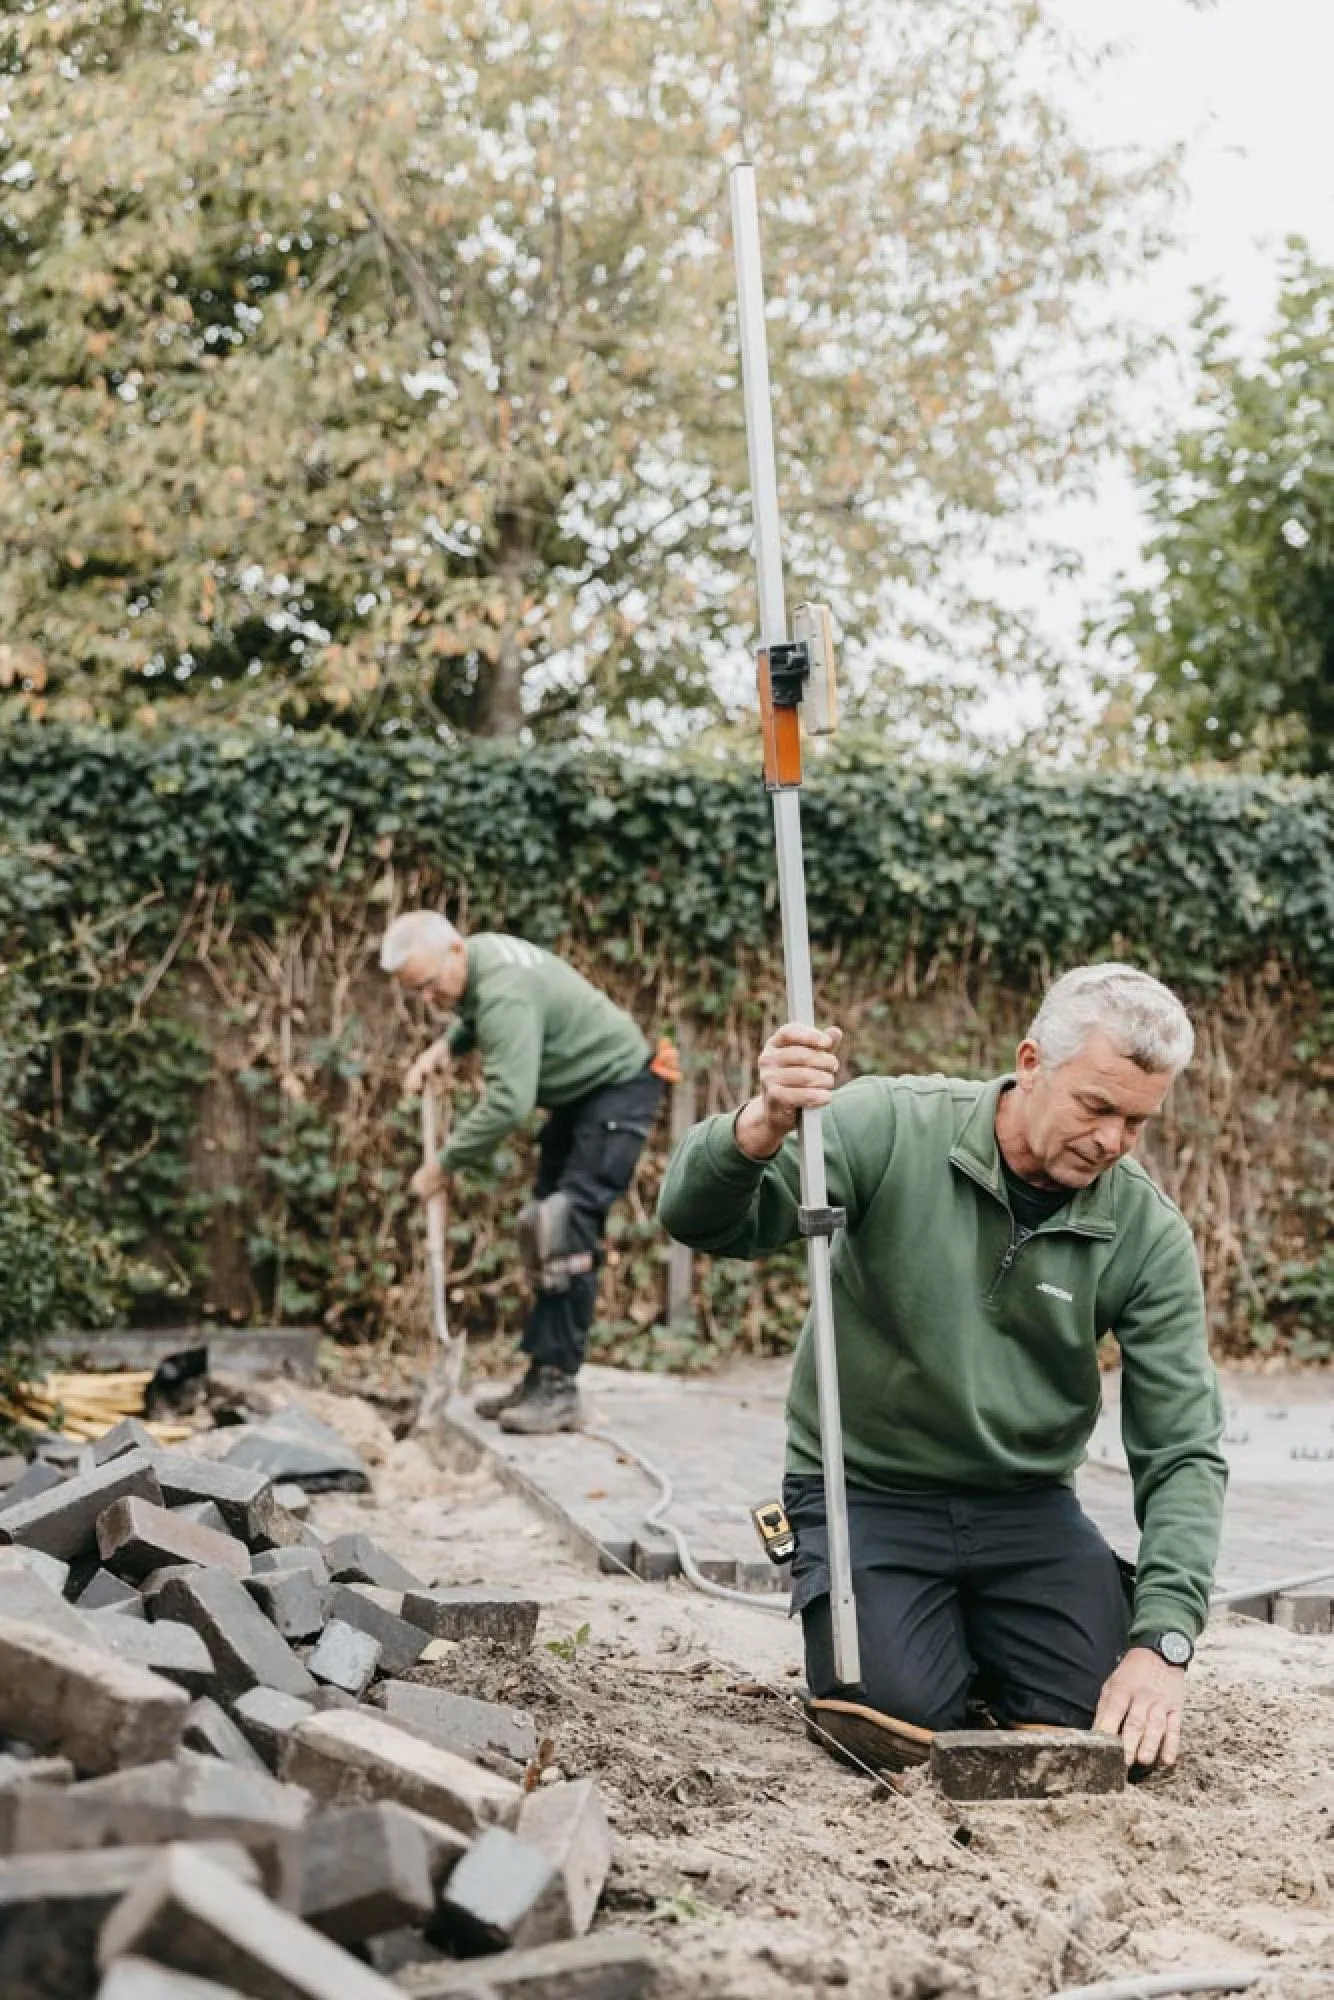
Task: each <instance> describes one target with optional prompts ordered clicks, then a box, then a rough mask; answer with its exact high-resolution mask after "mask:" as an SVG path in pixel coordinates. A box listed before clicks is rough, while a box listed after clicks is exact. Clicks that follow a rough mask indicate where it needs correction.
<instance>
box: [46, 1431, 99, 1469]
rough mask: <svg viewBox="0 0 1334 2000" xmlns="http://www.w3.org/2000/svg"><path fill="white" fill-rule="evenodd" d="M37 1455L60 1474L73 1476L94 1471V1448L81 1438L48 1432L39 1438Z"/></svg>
mask: <svg viewBox="0 0 1334 2000" xmlns="http://www.w3.org/2000/svg"><path fill="white" fill-rule="evenodd" d="M34 1452H35V1455H36V1456H37V1457H38V1458H41V1459H45V1460H46V1462H47V1464H48V1465H54V1466H55V1468H56V1470H57V1471H58V1472H63V1473H65V1474H66V1475H70V1476H72V1475H73V1474H75V1473H83V1472H91V1471H92V1470H93V1463H94V1461H93V1448H92V1446H91V1445H90V1444H85V1443H84V1442H83V1441H82V1439H80V1438H72V1437H65V1436H62V1435H61V1434H59V1433H58V1432H55V1431H48V1432H47V1433H46V1434H45V1436H43V1437H39V1438H38V1440H37V1443H36V1445H35V1446H34Z"/></svg>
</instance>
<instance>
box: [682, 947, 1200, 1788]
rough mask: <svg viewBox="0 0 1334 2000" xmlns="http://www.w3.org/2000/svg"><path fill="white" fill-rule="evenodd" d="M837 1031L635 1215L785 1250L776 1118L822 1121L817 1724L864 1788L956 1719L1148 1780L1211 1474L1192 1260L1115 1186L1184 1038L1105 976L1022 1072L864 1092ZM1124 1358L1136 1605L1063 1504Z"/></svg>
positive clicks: (827, 1033)
mask: <svg viewBox="0 0 1334 2000" xmlns="http://www.w3.org/2000/svg"><path fill="white" fill-rule="evenodd" d="M841 1039H842V1037H841V1034H840V1031H839V1030H838V1029H837V1028H831V1029H826V1030H819V1029H815V1028H806V1027H802V1026H799V1025H795V1024H790V1025H788V1026H787V1027H783V1028H780V1029H779V1030H778V1031H777V1033H776V1034H775V1035H773V1036H772V1037H771V1039H770V1040H769V1041H768V1043H766V1045H765V1048H764V1051H763V1054H762V1055H761V1057H760V1064H759V1071H760V1092H759V1095H758V1096H756V1097H752V1098H751V1099H750V1100H749V1101H748V1102H747V1103H746V1104H744V1105H743V1106H742V1107H741V1109H740V1111H739V1112H737V1113H736V1114H735V1116H729V1115H726V1114H724V1115H722V1116H720V1117H717V1118H711V1119H708V1120H707V1121H706V1122H705V1123H704V1124H702V1125H697V1126H696V1127H695V1129H694V1130H693V1131H692V1132H691V1133H690V1134H689V1135H688V1136H687V1138H686V1140H685V1142H684V1143H683V1145H682V1146H681V1148H680V1149H679V1151H678V1152H677V1154H676V1157H675V1158H674V1160H673V1161H672V1164H671V1168H670V1171H669V1173H668V1176H667V1180H666V1183H665V1184H664V1187H663V1191H662V1199H661V1203H660V1208H659V1213H660V1215H661V1218H662V1221H663V1222H664V1223H665V1224H666V1226H667V1228H668V1229H669V1230H670V1231H671V1233H672V1234H673V1236H676V1237H678V1238H679V1239H680V1240H681V1241H682V1242H684V1243H688V1244H691V1245H692V1246H693V1247H694V1248H695V1249H696V1250H702V1251H709V1252H712V1253H713V1254H714V1255H720V1256H730V1257H758V1256H762V1255H763V1254H764V1252H765V1251H768V1250H775V1249H777V1248H778V1247H779V1246H780V1245H781V1244H784V1243H788V1242H791V1241H792V1240H793V1239H794V1238H795V1236H796V1235H797V1209H798V1205H799V1200H800V1193H799V1178H798V1166H797V1153H796V1142H795V1139H794V1138H793V1137H791V1136H790V1135H791V1134H792V1133H793V1131H794V1128H795V1125H796V1120H797V1114H798V1112H799V1111H800V1110H802V1109H803V1108H805V1107H807V1106H816V1105H818V1106H821V1107H827V1111H826V1115H825V1121H824V1129H825V1156H826V1164H827V1167H828V1173H829V1199H830V1201H831V1202H832V1203H834V1204H835V1205H837V1206H839V1207H842V1208H845V1209H846V1211H847V1227H846V1229H844V1230H842V1231H841V1232H840V1234H839V1235H838V1236H837V1237H836V1238H835V1241H834V1248H833V1260H832V1261H833V1290H834V1320H835V1336H836V1344H837V1353H838V1373H839V1383H840V1387H841V1391H842V1402H843V1426H844V1450H845V1453H846V1462H847V1475H848V1511H849V1523H850V1533H851V1542H852V1563H853V1584H854V1589H855V1593H856V1599H857V1612H858V1624H859V1633H860V1638H861V1658H862V1672H863V1677H864V1688H863V1689H861V1690H850V1689H840V1688H838V1687H837V1685H836V1684H835V1680H834V1670H833V1643H832V1635H831V1622H830V1611H829V1572H828V1540H827V1535H826V1528H825V1509H824V1484H823V1479H822V1477H821V1458H820V1434H819V1420H818V1411H817V1402H816V1385H815V1359H814V1352H813V1346H812V1330H811V1324H810V1321H809V1318H808V1320H807V1323H806V1326H805V1327H804V1329H803V1331H802V1336H801V1340H800V1343H799V1345H798V1348H797V1356H796V1363H795V1368H794V1371H793V1377H792V1386H791V1390H790V1393H789V1398H788V1406H787V1426H788V1450H787V1477H786V1479H785V1481H784V1485H783V1497H784V1503H785V1506H786V1508H787V1512H788V1515H789V1517H790V1519H791V1522H792V1525H793V1527H794V1528H795V1529H796V1531H797V1551H796V1555H795V1558H794V1562H793V1572H792V1576H793V1597H792V1602H793V1609H794V1610H796V1611H800V1613H801V1616H802V1623H803V1628H804V1636H805V1643H806V1665H807V1676H808V1679H809V1683H810V1689H811V1694H812V1696H813V1697H814V1698H815V1699H814V1700H813V1702H812V1709H813V1712H814V1715H815V1717H816V1719H818V1721H819V1723H820V1726H821V1728H822V1729H824V1731H825V1732H826V1735H830V1736H833V1737H834V1738H835V1739H836V1740H837V1741H838V1742H840V1743H841V1744H842V1745H843V1746H844V1747H845V1748H847V1749H851V1750H855V1751H856V1752H857V1754H859V1755H862V1756H863V1757H865V1758H866V1759H867V1760H868V1761H875V1762H878V1763H880V1764H885V1763H893V1762H895V1761H901V1762H909V1761H915V1760H916V1759H917V1758H919V1757H920V1756H922V1755H924V1754H925V1746H926V1743H927V1741H928V1737H927V1735H926V1733H925V1732H930V1731H933V1730H937V1729H958V1728H960V1727H962V1726H964V1721H965V1716H966V1714H967V1713H968V1712H969V1710H970V1708H972V1707H973V1706H974V1705H978V1704H981V1705H984V1706H985V1708H986V1710H987V1712H988V1713H989V1714H990V1716H991V1717H992V1718H993V1719H994V1720H996V1721H997V1722H999V1723H1001V1724H1003V1725H1009V1726H1022V1725H1025V1724H1030V1725H1031V1724H1044V1723H1045V1724H1052V1725H1065V1726H1068V1727H1076V1728H1087V1727H1089V1725H1090V1724H1095V1725H1096V1727H1098V1728H1099V1729H1105V1730H1111V1731H1115V1732H1119V1733H1120V1735H1121V1736H1122V1738H1123V1739H1124V1743H1125V1750H1126V1759H1127V1762H1128V1763H1135V1762H1137V1763H1139V1764H1141V1765H1151V1764H1153V1763H1154V1762H1155V1761H1156V1760H1160V1761H1161V1762H1162V1763H1163V1764H1164V1765H1167V1764H1171V1763H1172V1762H1173V1761H1174V1759H1175V1757H1176V1754H1177V1745H1178V1741H1179V1737H1180V1728H1181V1711H1182V1703H1183V1699H1184V1693H1185V1680H1186V1668H1187V1666H1188V1665H1189V1662H1190V1659H1191V1656H1192V1653H1193V1650H1194V1641H1195V1638H1196V1636H1197V1635H1198V1633H1199V1632H1200V1630H1201V1628H1202V1626H1203V1625H1204V1622H1205V1619H1206V1616H1207V1614H1208V1606H1209V1591H1210V1585H1211V1581H1212V1577H1213V1569H1214V1562H1215V1559H1216V1556H1217V1552H1218V1542H1219V1534H1220V1529H1221V1519H1222V1506H1223V1492H1224V1486H1225V1484H1226V1467H1225V1463H1224V1460H1223V1458H1222V1456H1221V1453H1220V1451H1219V1438H1220V1435H1221V1431H1222V1408H1221V1401H1220V1397H1219V1391H1218V1385H1217V1380H1216V1377H1215V1374H1214V1369H1213V1366H1212V1363H1211V1362H1210V1359H1209V1351H1208V1340H1207V1335H1206V1329H1205V1314H1204V1297H1203V1291H1202V1287H1201V1284H1200V1275H1199V1268H1198V1264H1197V1261H1196V1256H1195V1248H1194V1244H1193V1242H1192V1240H1191V1235H1190V1231H1189V1229H1188V1228H1187V1226H1186V1223H1185V1221H1184V1219H1183V1218H1182V1216H1181V1214H1180V1212H1179V1211H1178V1210H1177V1209H1176V1208H1175V1207H1174V1206H1173V1204H1172V1203H1171V1202H1170V1201H1169V1200H1168V1199H1167V1197H1166V1196H1165V1195H1164V1194H1163V1193H1162V1192H1161V1191H1160V1190H1159V1188H1158V1187H1157V1186H1156V1185H1155V1184H1154V1182H1153V1181H1152V1180H1151V1179H1150V1178H1149V1176H1148V1174H1147V1173H1145V1171H1144V1169H1143V1168H1142V1167H1141V1166H1140V1165H1138V1163H1137V1162H1136V1161H1135V1160H1134V1159H1132V1158H1131V1157H1130V1156H1131V1154H1132V1152H1133V1150H1134V1147H1135V1145H1136V1143H1137V1141H1138V1139H1139V1137H1140V1135H1141V1133H1142V1131H1143V1129H1144V1126H1145V1123H1146V1121H1147V1120H1148V1119H1150V1118H1152V1117H1153V1116H1154V1115H1155V1114H1156V1113H1157V1112H1158V1111H1159V1110H1161V1108H1162V1105H1163V1101H1164V1099H1165V1098H1166V1096H1167V1092H1168V1088H1169V1086H1170V1084H1171V1082H1172V1079H1173V1077H1174V1076H1175V1075H1176V1074H1177V1073H1178V1071H1180V1070H1182V1069H1184V1067H1185V1066H1186V1064H1187V1063H1188V1062H1189V1060H1190V1057H1191V1054H1192V1053H1193V1049H1194V1033H1193V1030H1192V1028H1191V1025H1190V1021H1189V1019H1188V1018H1187V1015H1186V1012H1185V1009H1184V1008H1183V1007H1182V1006H1181V1003H1180V1002H1179V1001H1178V1000H1177V999H1176V997H1175V995H1173V994H1172V993H1170V992H1169V991H1168V990H1167V988H1166V987H1164V986H1161V985H1159V983H1158V982H1157V981H1156V980H1154V979H1151V978H1149V977H1148V975H1147V974H1145V973H1142V972H1138V971H1136V970H1134V969H1133V968H1132V967H1129V966H1122V965H1092V966H1082V967H1080V968H1078V969H1077V970H1076V971H1073V972H1069V973H1067V974H1066V975H1065V977H1064V978H1063V979H1060V980H1058V981H1057V982H1056V984H1055V985H1054V986H1053V987H1052V988H1051V990H1050V991H1049V992H1048V993H1047V995H1046V997H1045V999H1044V1000H1043V1002H1042V1005H1041V1007H1040V1009H1039V1011H1038V1014H1037V1016H1036V1018H1035V1020H1034V1021H1033V1024H1032V1026H1031V1027H1030V1028H1029V1030H1028V1033H1027V1034H1026V1036H1025V1037H1024V1039H1023V1041H1022V1042H1021V1043H1020V1045H1019V1050H1018V1056H1017V1060H1016V1065H1015V1073H1014V1074H1013V1075H1010V1076H1002V1077H998V1078H996V1079H995V1080H994V1081H992V1082H989V1083H975V1082H965V1081H961V1080H959V1079H956V1078H951V1077H944V1076H924V1077H864V1078H861V1079H859V1080H858V1081H856V1082H853V1083H849V1084H847V1085H845V1086H844V1087H843V1088H842V1089H840V1090H838V1091H837V1092H836V1091H835V1089H834V1082H835V1075H836V1072H837V1069H838V1057H837V1054H836V1050H837V1048H838V1045H839V1042H840V1040H841ZM1108 1333H1114V1334H1115V1335H1116V1338H1117V1340H1118V1342H1119V1344H1120V1348H1121V1359H1122V1371H1123V1372H1122V1388H1121V1424H1122V1432H1123V1435H1124V1439H1125V1447H1126V1456H1127V1459H1128V1461H1129V1465H1130V1471H1131V1476H1132V1479H1133V1482H1134V1495H1135V1511H1136V1516H1137V1519H1138V1521H1139V1523H1140V1527H1141V1530H1142V1536H1141V1542H1140V1552H1139V1563H1138V1569H1137V1573H1136V1575H1135V1581H1134V1591H1133V1602H1131V1603H1128V1602H1127V1596H1126V1592H1125V1591H1124V1589H1123V1584H1122V1576H1121V1571H1120V1568H1119V1566H1118V1562H1117V1559H1116V1558H1115V1557H1114V1555H1113V1554H1112V1551H1111V1550H1110V1548H1109V1547H1108V1546H1107V1544H1106V1542H1105V1541H1104V1540H1103V1538H1102V1536H1101V1535H1100V1534H1099V1532H1098V1530H1097V1529H1096V1528H1095V1526H1094V1525H1093V1523H1092V1522H1091V1521H1090V1520H1089V1519H1088V1517H1087V1516H1086V1515H1085V1514H1084V1512H1083V1510H1082V1509H1081V1507H1080V1505H1079V1503H1078V1501H1077V1500H1076V1498H1075V1494H1074V1487H1073V1481H1074V1473H1075V1469H1076V1467H1077V1466H1078V1465H1079V1464H1080V1463H1081V1461H1082V1460H1083V1457H1084V1452H1085V1447H1086V1445H1087V1443H1088V1439H1089V1435H1090V1433H1091V1431H1092V1429H1093V1426H1094V1424H1095V1422H1096V1420H1097V1417H1098V1414H1099V1410H1100V1408H1101V1388H1102V1385H1101V1380H1100V1377H1099V1372H1098V1343H1099V1342H1100V1341H1101V1340H1102V1338H1103V1336H1104V1335H1105V1334H1108Z"/></svg>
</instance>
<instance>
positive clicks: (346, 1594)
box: [328, 1583, 430, 1674]
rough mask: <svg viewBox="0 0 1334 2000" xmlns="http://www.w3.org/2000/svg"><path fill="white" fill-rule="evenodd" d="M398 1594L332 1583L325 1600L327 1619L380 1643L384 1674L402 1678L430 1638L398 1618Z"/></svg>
mask: <svg viewBox="0 0 1334 2000" xmlns="http://www.w3.org/2000/svg"><path fill="white" fill-rule="evenodd" d="M401 1603H402V1592H401V1591H392V1590H377V1589H376V1588H375V1586H374V1585H373V1584H366V1583H336V1584H334V1585H333V1586H332V1588H331V1590H330V1592H329V1597H328V1606H329V1615H330V1616H331V1617H333V1618H341V1619H342V1620H343V1622H344V1624H347V1625H355V1626H356V1628H357V1630H358V1631H359V1632H368V1633H369V1634H370V1636H371V1638H373V1639H378V1640H379V1642H380V1665H381V1668H382V1670H383V1671H384V1672H385V1673H387V1674H405V1673H406V1672H407V1671H408V1668H409V1667H413V1666H415V1665H416V1664H417V1661H418V1660H419V1659H420V1658H421V1656H422V1654H423V1652H424V1651H425V1649H426V1647H427V1646H428V1645H429V1644H430V1634H429V1633H427V1632H424V1631H423V1630H422V1628H421V1626H420V1625H413V1624H412V1623H410V1622H409V1620H408V1619H406V1618H404V1617H402V1616H401V1614H400V1613H399V1611H398V1609H397V1605H399V1604H401Z"/></svg>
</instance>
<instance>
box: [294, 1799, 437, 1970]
mask: <svg viewBox="0 0 1334 2000" xmlns="http://www.w3.org/2000/svg"><path fill="white" fill-rule="evenodd" d="M435 1902H436V1890H435V1886H434V1884H433V1882H432V1879H431V1866H430V1855H429V1851H428V1848H427V1844H426V1840H425V1838H424V1836H423V1833H422V1821H421V1819H420V1816H419V1815H418V1814H416V1813H411V1812H406V1811H405V1810H404V1808H403V1807H402V1806H397V1805H394V1804H392V1803H390V1802H388V1801H385V1800H380V1801H378V1802H376V1803H374V1804H369V1805H362V1806H344V1807H341V1808H339V1809H337V1810H335V1811H334V1812H327V1813H321V1814H319V1815H318V1816H317V1817H316V1818H315V1819H314V1820H312V1822H311V1824H310V1827H309V1829H308V1830H307V1833H306V1845H305V1854H304V1856H303V1859H302V1876H301V1903H300V1913H301V1916H302V1918H303V1920H304V1921H305V1922H306V1923H308V1924H311V1925H313V1926H314V1928H315V1929H316V1930H317V1931H322V1932H323V1933H324V1935H325V1937H331V1938H333V1939H335V1940H336V1942H337V1943H339V1944H363V1943H365V1941H366V1940H367V1939H368V1938H373V1937H380V1936H381V1935H383V1933H384V1932H385V1931H392V1930H396V1929H399V1928H401V1927H403V1926H405V1925H414V1924H424V1923H425V1922H426V1920H427V1918H428V1917H429V1916H430V1915H431V1913H432V1911H433V1910H434V1909H435Z"/></svg>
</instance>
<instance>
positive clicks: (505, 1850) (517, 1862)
mask: <svg viewBox="0 0 1334 2000" xmlns="http://www.w3.org/2000/svg"><path fill="white" fill-rule="evenodd" d="M568 1926H569V1915H568V1911H567V1909H566V1905H565V1897H564V1894H563V1892H562V1888H561V1879H560V1874H559V1872H558V1870H557V1869H556V1868H555V1867H554V1866H553V1865H552V1863H551V1862H550V1861H549V1860H548V1859H547V1857H546V1855H545V1854H542V1853H540V1852H539V1851H538V1850H537V1849H536V1848H535V1847H529V1846H528V1844H527V1842H526V1841H522V1840H520V1839H518V1838H517V1837H516V1836H515V1835H514V1834H512V1833H508V1832H506V1830H505V1828H504V1827H500V1826H492V1827H488V1828H487V1829H486V1831H485V1833H481V1834H479V1835H478V1836H477V1838H476V1840H474V1841H473V1843H472V1845H471V1847H469V1849H468V1852H467V1853H466V1854H465V1855H464V1856H463V1857H462V1858H461V1860H460V1861H459V1863H458V1865H457V1867H456V1868H455V1869H454V1871H453V1873H452V1874H451V1875H450V1878H449V1880H448V1882H446V1884H445V1887H444V1890H443V1892H442V1894H441V1897H440V1904H439V1907H438V1909H437V1911H436V1914H435V1916H434V1918H433V1919H432V1921H431V1925H430V1931H429V1935H430V1937H431V1938H432V1940H435V1941H441V1940H442V1941H444V1942H445V1943H447V1944H448V1945H449V1946H450V1948H451V1950H453V1951H456V1952H459V1953H460V1954H461V1955H462V1956H464V1957H469V1958H471V1957H475V1956H476V1955H477V1954H478V1953H480V1952H492V1951H508V1950H510V1949H512V1948H513V1947H515V1946H519V1945H534V1944H548V1943H550V1942H552V1941H553V1940H554V1939H556V1938H559V1937H564V1936H567V1935H568Z"/></svg>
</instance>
